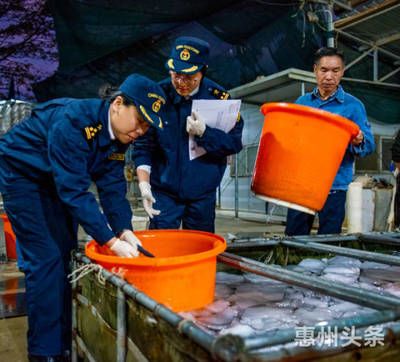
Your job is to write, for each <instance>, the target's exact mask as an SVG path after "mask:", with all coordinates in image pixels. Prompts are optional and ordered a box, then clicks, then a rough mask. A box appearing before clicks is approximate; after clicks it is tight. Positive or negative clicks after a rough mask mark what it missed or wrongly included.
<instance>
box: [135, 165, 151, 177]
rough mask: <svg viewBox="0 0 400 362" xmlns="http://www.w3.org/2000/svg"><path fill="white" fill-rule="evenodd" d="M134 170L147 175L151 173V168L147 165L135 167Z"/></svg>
mask: <svg viewBox="0 0 400 362" xmlns="http://www.w3.org/2000/svg"><path fill="white" fill-rule="evenodd" d="M136 170H143V171H146V172H147V173H148V174H149V175H150V173H151V166H149V165H140V166H138V167H136Z"/></svg>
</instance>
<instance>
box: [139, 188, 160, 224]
mask: <svg viewBox="0 0 400 362" xmlns="http://www.w3.org/2000/svg"><path fill="white" fill-rule="evenodd" d="M139 190H140V194H141V195H142V202H143V207H144V211H146V213H147V215H149V218H150V219H152V218H153V217H154V215H160V212H161V211H160V210H155V209H153V203H155V202H156V199H155V198H154V197H153V194H152V193H151V186H150V184H149V183H148V182H147V181H141V182H139Z"/></svg>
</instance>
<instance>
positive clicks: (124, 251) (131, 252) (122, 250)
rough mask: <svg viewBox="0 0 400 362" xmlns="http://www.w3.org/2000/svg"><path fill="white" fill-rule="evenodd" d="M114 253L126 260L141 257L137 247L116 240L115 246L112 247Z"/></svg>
mask: <svg viewBox="0 0 400 362" xmlns="http://www.w3.org/2000/svg"><path fill="white" fill-rule="evenodd" d="M110 249H111V251H112V252H114V253H115V254H117V255H118V256H122V257H124V258H132V257H136V256H139V252H138V250H137V247H133V246H132V245H131V244H130V243H128V242H126V241H123V240H121V239H116V240H115V242H114V244H113V245H112V246H110Z"/></svg>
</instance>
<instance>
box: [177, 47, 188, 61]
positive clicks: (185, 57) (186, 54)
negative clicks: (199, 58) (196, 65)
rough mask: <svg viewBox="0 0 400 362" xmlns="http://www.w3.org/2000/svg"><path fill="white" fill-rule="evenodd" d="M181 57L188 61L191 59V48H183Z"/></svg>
mask: <svg viewBox="0 0 400 362" xmlns="http://www.w3.org/2000/svg"><path fill="white" fill-rule="evenodd" d="M179 57H180V58H181V59H182V60H183V61H185V62H187V61H188V60H189V59H190V52H189V50H187V49H183V50H182V51H181V54H179Z"/></svg>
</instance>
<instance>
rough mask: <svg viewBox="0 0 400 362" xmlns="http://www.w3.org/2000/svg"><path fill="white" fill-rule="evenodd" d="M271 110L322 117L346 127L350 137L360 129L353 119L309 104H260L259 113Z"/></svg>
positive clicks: (264, 113)
mask: <svg viewBox="0 0 400 362" xmlns="http://www.w3.org/2000/svg"><path fill="white" fill-rule="evenodd" d="M273 111H286V112H288V111H289V112H291V113H297V114H299V113H301V114H302V115H306V116H307V115H310V116H318V117H321V118H323V119H324V120H325V121H328V122H332V123H335V124H336V125H338V126H339V127H341V128H344V129H346V130H347V131H348V132H350V134H351V137H352V138H353V137H356V136H357V134H358V133H359V131H360V127H359V126H358V125H357V124H356V123H355V122H353V121H351V120H349V119H347V118H346V117H343V116H340V115H339V114H335V113H331V112H328V111H325V110H323V109H319V108H313V107H310V106H305V105H302V104H296V103H286V102H271V103H264V104H263V105H262V106H261V113H262V114H263V115H264V116H265V115H266V114H267V113H268V112H273Z"/></svg>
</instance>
